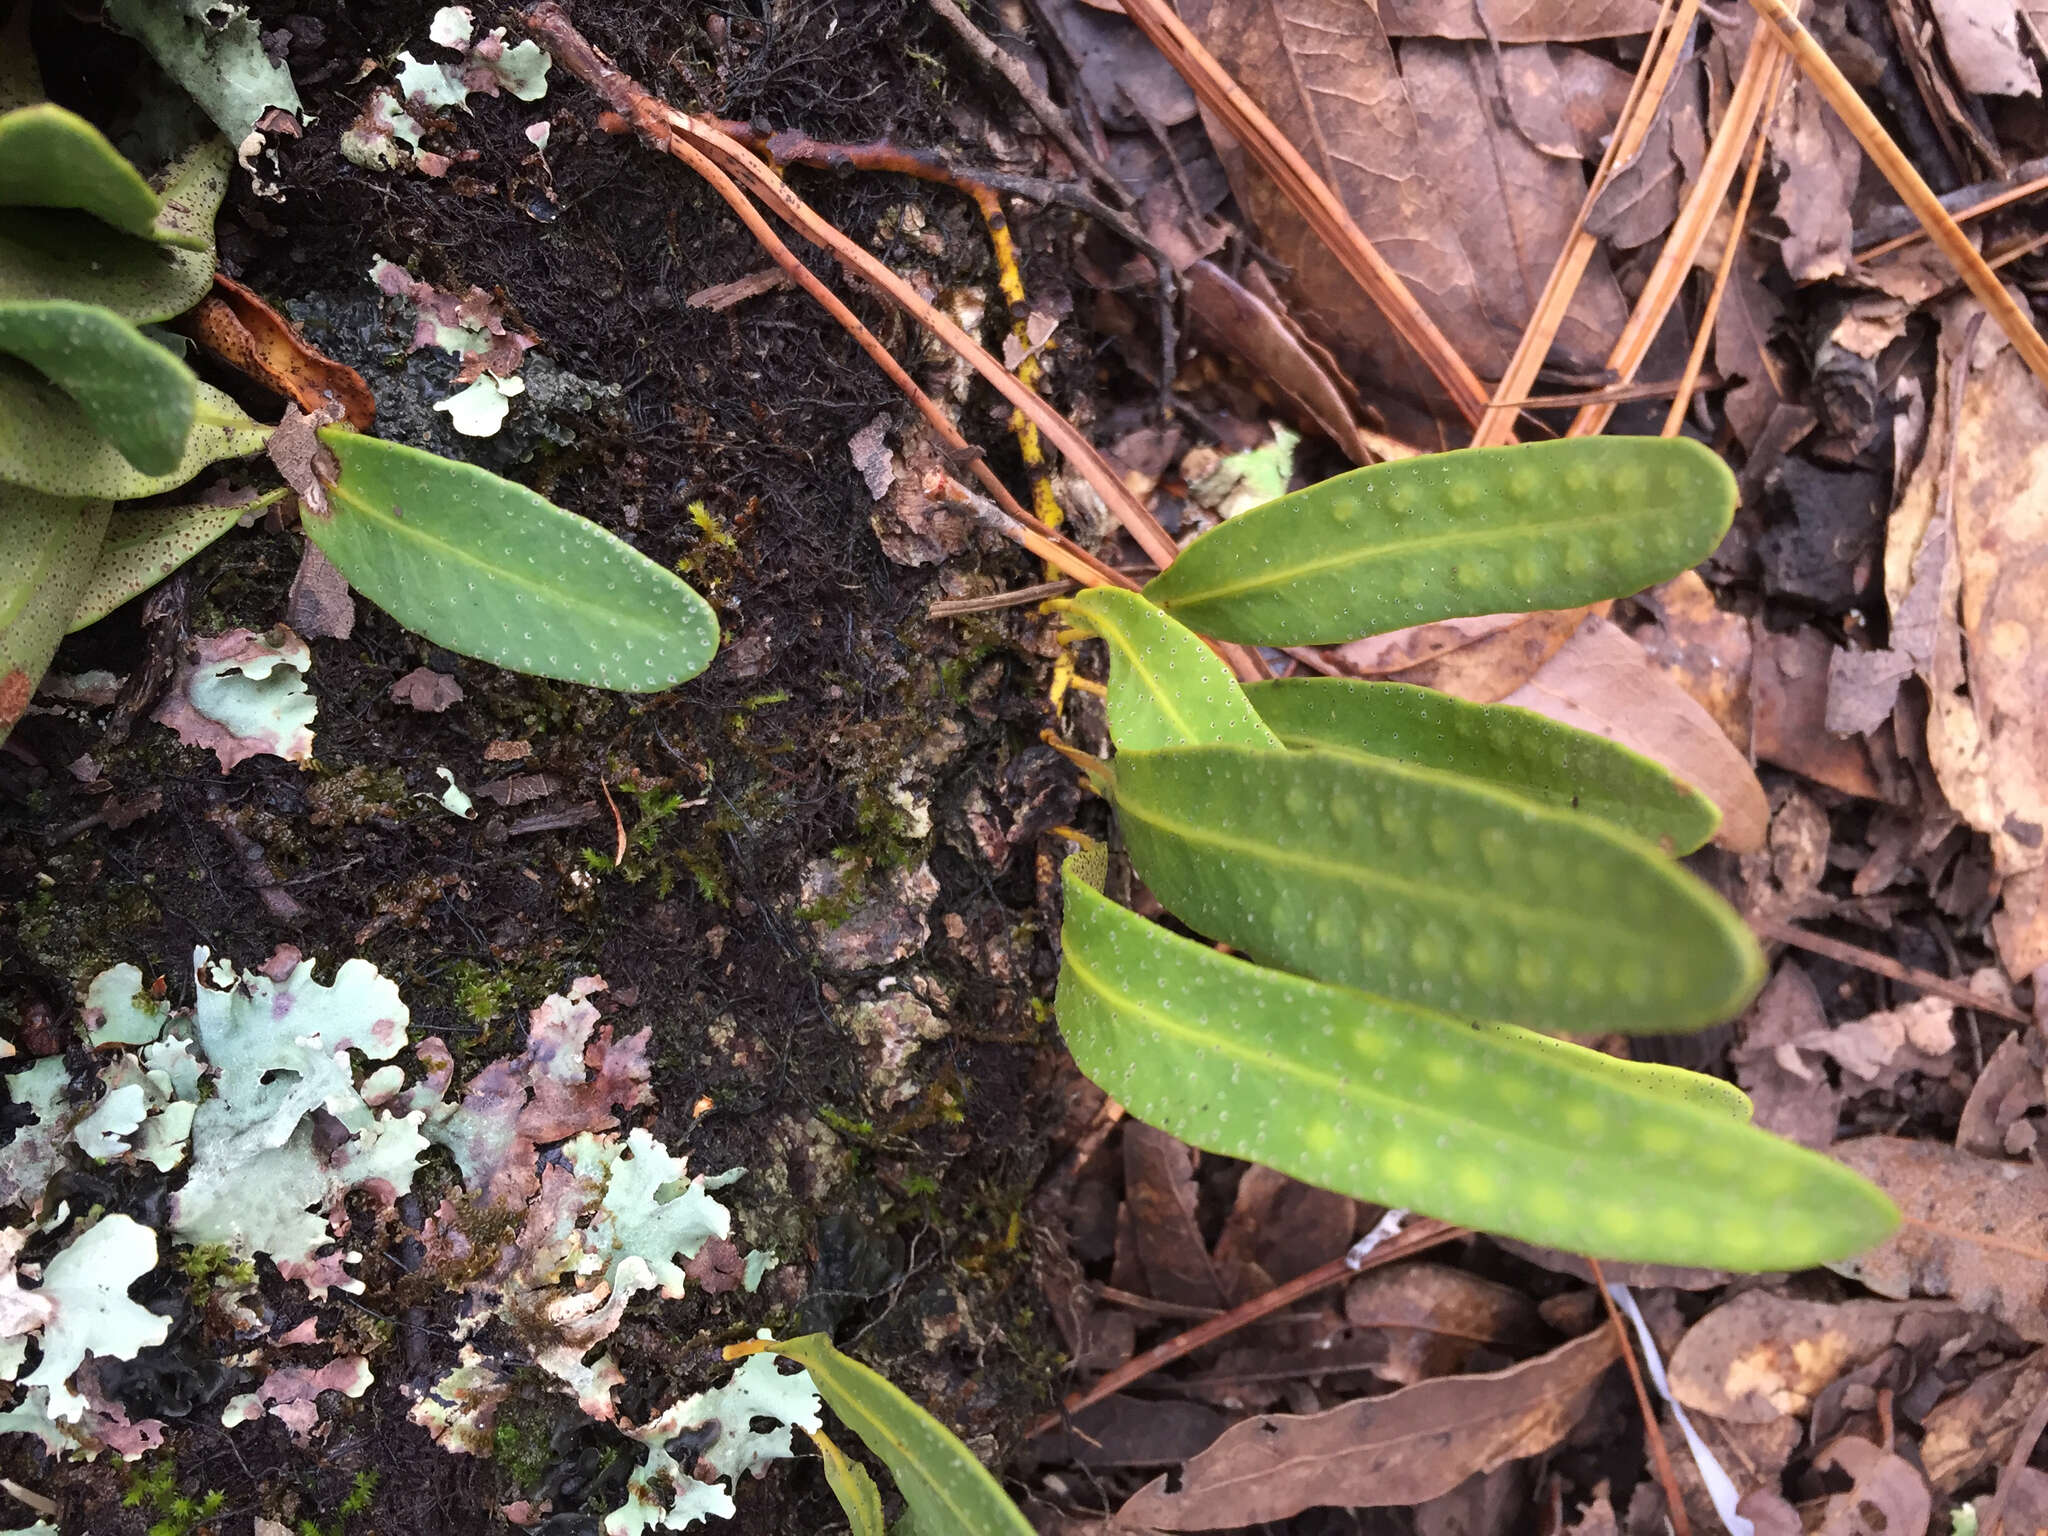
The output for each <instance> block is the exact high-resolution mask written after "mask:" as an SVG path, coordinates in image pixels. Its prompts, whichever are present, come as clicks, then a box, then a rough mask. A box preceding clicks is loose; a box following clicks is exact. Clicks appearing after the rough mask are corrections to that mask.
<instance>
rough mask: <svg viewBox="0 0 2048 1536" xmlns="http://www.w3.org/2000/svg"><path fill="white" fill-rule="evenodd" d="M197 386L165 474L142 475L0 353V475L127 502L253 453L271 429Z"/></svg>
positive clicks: (66, 400) (79, 414)
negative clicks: (193, 411)
mask: <svg viewBox="0 0 2048 1536" xmlns="http://www.w3.org/2000/svg"><path fill="white" fill-rule="evenodd" d="M198 389H199V408H198V421H197V425H195V426H194V427H193V428H192V430H191V432H190V433H188V434H187V435H186V438H185V451H184V453H183V454H182V455H181V456H180V457H179V460H178V462H177V464H176V465H175V466H174V467H173V468H172V469H171V470H170V472H169V473H167V474H161V475H146V474H144V473H142V471H140V470H138V469H137V468H135V466H134V465H132V464H130V463H129V462H128V461H127V460H126V459H124V458H123V457H122V456H121V453H120V450H118V449H117V448H115V447H114V445H113V444H112V443H110V442H108V441H107V440H106V439H105V438H103V437H101V436H100V435H99V434H98V433H97V432H95V431H94V430H93V426H92V421H91V418H89V417H88V416H87V415H86V414H85V412H84V411H82V410H80V409H79V408H78V406H77V404H76V403H74V402H73V401H72V399H71V398H70V397H69V396H68V395H65V394H63V393H61V392H60V391H58V390H56V389H54V388H52V387H51V386H50V384H49V383H48V381H46V380H45V379H44V378H43V376H42V375H41V374H39V373H36V372H35V371H34V370H32V369H30V368H28V367H27V366H26V365H24V364H22V363H18V362H15V361H14V360H13V359H12V358H7V357H0V480H10V481H13V482H14V483H15V484H17V485H26V486H28V487H30V488H31V489H33V490H39V491H44V492H46V493H48V494H50V495H52V496H66V495H72V496H96V497H105V498H107V499H110V500H113V501H132V500H134V499H135V498H136V497H138V496H154V495H156V494H157V493H158V492H160V491H172V490H176V489H177V488H178V487H179V486H181V485H183V484H184V483H185V482H186V481H188V480H190V479H191V478H192V477H193V476H194V475H196V474H198V473H199V471H200V470H202V469H204V468H206V466H207V465H209V464H214V463H218V462H219V461H220V460H222V459H232V458H240V457H242V456H243V455H245V454H251V453H255V452H256V451H257V450H259V449H260V448H262V446H263V444H264V443H265V442H266V441H267V440H268V439H269V437H270V428H268V427H266V426H264V425H263V424H262V423H261V422H257V421H252V420H250V419H249V417H248V416H246V415H244V414H243V411H242V408H241V407H240V406H239V405H237V404H235V402H234V401H233V400H231V399H229V398H228V397H227V396H226V395H224V394H222V393H221V392H220V391H219V390H217V389H215V388H213V387H212V386H211V385H209V384H201V385H199V386H198Z"/></svg>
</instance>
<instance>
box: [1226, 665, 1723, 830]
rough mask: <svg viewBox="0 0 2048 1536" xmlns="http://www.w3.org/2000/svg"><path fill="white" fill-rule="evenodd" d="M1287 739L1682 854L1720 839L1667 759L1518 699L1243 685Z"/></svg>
mask: <svg viewBox="0 0 2048 1536" xmlns="http://www.w3.org/2000/svg"><path fill="white" fill-rule="evenodd" d="M1245 694H1246V696H1247V697H1249V698H1250V700H1251V702H1252V707H1253V708H1254V709H1256V710H1257V711H1258V712H1259V715H1260V718H1262V719H1263V720H1264V721H1265V722H1266V724H1267V725H1268V726H1270V727H1271V728H1272V729H1273V731H1274V732H1275V734H1277V735H1278V736H1279V738H1280V739H1281V740H1282V741H1284V742H1285V743H1287V745H1288V746H1290V747H1327V748H1328V749H1330V750H1331V751H1333V752H1364V753H1369V754H1370V755H1372V756H1374V757H1390V758H1394V759H1397V760H1398V761H1400V762H1404V763H1413V764H1415V765H1416V766H1417V767H1420V768H1436V769H1441V770H1442V771H1444V772H1446V773H1457V774H1462V775H1464V776H1465V777H1467V778H1472V779H1477V780H1479V781H1481V782H1482V783H1486V784H1491V785H1493V786H1494V787H1495V788H1497V789H1505V790H1509V791H1512V792H1513V793H1515V794H1518V795H1523V796H1526V797H1527V798H1529V799H1531V800H1536V801H1539V802H1541V803H1542V804H1544V805H1549V806H1555V807H1558V808H1560V809H1564V810H1576V811H1579V812H1581V813H1582V814H1584V815H1587V816H1597V817H1599V818H1600V819H1601V820H1602V821H1607V822H1612V823H1613V824H1614V825H1615V826H1618V827H1623V828H1626V829H1627V830H1628V831H1630V832H1634V833H1635V834H1637V835H1638V836H1639V837H1644V838H1648V839H1649V840H1650V841H1651V842H1653V843H1656V844H1658V845H1659V846H1663V847H1668V848H1669V849H1670V850H1671V851H1672V852H1673V853H1691V852H1692V851H1693V850H1694V849H1695V848H1697V847H1699V846H1700V844H1702V843H1704V842H1705V841H1706V840H1707V839H1708V838H1710V837H1712V836H1713V835H1714V828H1715V827H1716V826H1718V825H1719V824H1720V820H1721V813H1720V812H1719V811H1717V810H1715V809H1714V803H1713V802H1712V801H1711V800H1709V799H1707V798H1706V796H1704V795H1702V794H1699V793H1698V792H1697V791H1695V790H1693V789H1692V788H1690V787H1689V786H1687V785H1686V784H1684V783H1682V782H1680V781H1679V780H1678V779H1676V778H1674V777H1673V776H1672V774H1671V771H1670V770H1669V769H1668V768H1666V767H1664V765H1663V764H1661V763H1656V762H1652V761H1651V760H1650V759H1649V758H1647V757H1643V756H1641V755H1640V754H1638V753H1635V752H1631V751H1630V750H1629V749H1628V748H1627V747H1624V746H1621V745H1619V744H1617V743H1615V742H1611V741H1608V740H1606V739H1605V738H1604V737H1600V736H1595V735H1593V734H1592V733H1591V732H1590V731H1578V730H1573V729H1572V728H1571V727H1570V726H1568V725H1560V724H1559V723H1558V722H1557V721H1555V720H1552V719H1549V718H1548V717H1546V716H1543V715H1539V714H1537V713H1536V712H1535V711H1534V710H1533V709H1518V708H1516V707H1515V706H1514V705H1512V704H1468V703H1467V702H1466V701H1465V700H1463V699H1454V698H1452V697H1451V696H1450V695H1449V694H1445V693H1438V692H1437V691H1436V690H1434V689H1432V688H1415V687H1411V686H1410V685H1408V684H1406V683H1373V682H1365V681H1363V680H1356V679H1351V678H1342V677H1299V678H1294V677H1290V678H1282V679H1279V680H1277V681H1274V682H1269V683H1252V684H1250V685H1249V686H1247V687H1246V689H1245Z"/></svg>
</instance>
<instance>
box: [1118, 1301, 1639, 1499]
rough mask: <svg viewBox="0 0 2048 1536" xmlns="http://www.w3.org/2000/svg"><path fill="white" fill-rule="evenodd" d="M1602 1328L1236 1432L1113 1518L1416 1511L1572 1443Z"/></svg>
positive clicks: (1603, 1359) (1604, 1345)
mask: <svg viewBox="0 0 2048 1536" xmlns="http://www.w3.org/2000/svg"><path fill="white" fill-rule="evenodd" d="M1619 1358H1620V1356H1619V1353H1618V1351H1617V1348H1616V1345H1615V1341H1614V1334H1613V1332H1612V1331H1611V1330H1609V1329H1607V1328H1601V1329H1598V1330H1596V1331H1595V1332H1593V1333H1589V1334H1586V1335H1585V1336H1584V1337H1582V1338H1577V1339H1573V1340H1572V1341H1571V1342H1570V1343H1568V1344H1562V1345H1559V1346H1558V1347H1557V1348H1556V1349H1554V1350H1552V1351H1550V1353H1549V1354H1546V1355H1538V1356H1537V1357H1536V1358H1535V1359H1533V1360H1525V1361H1523V1362H1522V1363H1521V1364H1519V1365H1515V1366H1511V1367H1509V1368H1508V1369H1507V1370H1504V1371H1495V1372H1491V1373H1489V1374H1487V1375H1483V1376H1453V1377H1447V1378H1445V1379H1443V1380H1439V1381H1425V1382H1423V1383H1421V1384H1420V1385H1419V1386H1413V1387H1404V1388H1402V1389H1401V1390H1400V1391H1398V1392H1393V1393H1390V1394H1388V1395H1387V1396H1385V1397H1372V1398H1361V1399H1357V1400H1354V1401H1352V1402H1348V1403H1345V1404H1343V1405H1342V1406H1340V1407H1337V1408H1332V1409H1329V1410H1328V1411H1326V1412H1323V1413H1314V1414H1304V1415H1297V1414H1262V1415H1260V1416H1259V1417H1257V1418H1253V1419H1247V1420H1245V1421H1244V1422H1243V1423H1241V1424H1236V1425H1233V1426H1232V1427H1231V1428H1230V1429H1229V1430H1227V1431H1225V1432H1224V1434H1223V1435H1222V1436H1221V1437H1220V1438H1219V1439H1218V1440H1217V1441H1216V1443H1215V1444H1214V1445H1212V1446H1211V1447H1209V1449H1208V1450H1206V1451H1204V1452H1202V1454H1201V1455H1199V1456H1196V1457H1195V1458H1193V1459H1192V1460H1190V1461H1189V1462H1188V1463H1187V1464H1186V1466H1184V1467H1183V1468H1182V1469H1181V1474H1180V1478H1179V1486H1178V1487H1177V1488H1175V1489H1174V1490H1173V1491H1171V1492H1169V1491H1168V1488H1167V1479H1166V1478H1164V1477H1161V1478H1158V1479H1156V1480H1155V1481H1153V1482H1152V1483H1150V1484H1148V1485H1146V1486H1145V1487H1144V1488H1142V1489H1140V1490H1139V1491H1138V1492H1137V1494H1136V1495H1134V1496H1133V1497H1132V1498H1131V1499H1130V1500H1129V1501H1128V1502H1127V1503H1126V1504H1125V1505H1124V1506H1123V1508H1122V1509H1121V1510H1120V1511H1118V1514H1117V1519H1118V1522H1119V1524H1121V1525H1124V1526H1129V1527H1135V1528H1137V1529H1139V1530H1145V1529H1151V1530H1159V1531H1214V1530H1228V1529H1231V1528H1233V1527H1236V1526H1245V1525H1256V1524H1258V1523H1259V1522H1261V1521H1269V1520H1274V1521H1277V1520H1286V1519H1288V1518H1290V1517H1292V1516H1294V1515H1296V1514H1299V1513H1300V1512H1301V1511H1302V1510H1304V1509H1310V1508H1313V1507H1315V1506H1317V1505H1343V1506H1351V1507H1374V1508H1385V1507H1387V1506H1390V1505H1398V1504H1420V1503H1422V1502H1423V1501H1425V1500H1427V1499H1433V1498H1436V1497H1438V1496H1439V1495H1441V1494H1445V1493H1449V1492H1450V1491H1451V1490H1452V1489H1453V1488H1455V1487H1457V1486H1458V1485H1459V1484H1460V1483H1462V1482H1464V1481H1465V1479H1466V1478H1468V1477H1473V1476H1476V1475H1478V1474H1479V1473H1482V1472H1487V1471H1490V1470H1492V1469H1493V1468H1494V1467H1497V1466H1500V1465H1501V1464H1502V1463H1504V1462H1508V1461H1513V1460H1515V1459H1517V1458H1519V1457H1523V1456H1536V1455H1540V1454H1541V1453H1543V1452H1544V1451H1547V1450H1549V1449H1550V1448H1551V1447H1552V1446H1554V1445H1556V1444H1557V1443H1558V1441H1560V1440H1562V1439H1563V1438H1564V1437H1565V1435H1567V1434H1568V1433H1570V1432H1571V1430H1572V1428H1573V1426H1575V1425H1576V1424H1577V1423H1578V1422H1579V1420H1580V1418H1582V1417H1583V1416H1584V1414H1585V1411H1586V1408H1587V1406H1588V1405H1589V1404H1590V1403H1591V1402H1592V1398H1593V1392H1594V1389H1595V1388H1596V1387H1598V1385H1599V1384H1600V1378H1601V1377H1602V1376H1603V1375H1605V1374H1606V1372H1607V1369H1608V1367H1609V1366H1611V1365H1613V1364H1614V1363H1615V1361H1616V1360H1617V1359H1619Z"/></svg>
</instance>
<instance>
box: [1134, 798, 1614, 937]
mask: <svg viewBox="0 0 2048 1536" xmlns="http://www.w3.org/2000/svg"><path fill="white" fill-rule="evenodd" d="M1116 809H1117V813H1118V814H1119V815H1123V816H1135V817H1136V818H1137V819H1138V820H1139V821H1143V822H1147V823H1149V824H1150V825H1152V826H1154V827H1157V828H1159V829H1160V830H1161V831H1162V832H1167V833H1170V834H1172V835H1173V836H1176V837H1179V838H1181V839H1182V840H1183V841H1185V842H1191V843H1206V844H1208V845H1209V846H1211V847H1214V848H1218V849H1222V850H1225V851H1228V852H1231V853H1243V854H1249V855H1252V856H1253V857H1255V858H1258V859H1262V860H1265V861H1267V862H1269V863H1274V864H1283V865H1286V866H1288V867H1290V868H1293V869H1299V870H1305V871H1307V872H1309V873H1311V874H1319V875H1323V876H1325V877H1326V878H1328V879H1331V880H1337V881H1343V882H1346V883H1349V884H1352V885H1356V886H1360V887H1363V888H1365V889H1368V890H1372V889H1377V890H1381V891H1388V892H1392V893H1394V894H1397V895H1401V896H1406V897H1409V898H1410V899H1412V900H1414V901H1417V902H1419V903H1421V904H1422V905H1425V906H1429V907H1454V908H1461V909H1462V908H1468V907H1473V906H1478V907H1481V908H1484V909H1485V910H1487V911H1489V912H1492V913H1495V914H1499V915H1501V916H1503V917H1507V918H1512V919H1515V920H1519V921H1521V922H1524V923H1527V924H1529V925H1530V926H1532V927H1535V928H1540V929H1546V930H1549V931H1551V932H1557V933H1569V932H1572V931H1582V930H1583V927H1584V925H1583V923H1581V922H1580V921H1579V919H1577V918H1576V917H1574V916H1572V915H1571V914H1567V913H1559V912H1558V911H1556V910H1555V909H1554V908H1551V907H1532V906H1524V905H1521V904H1520V903H1516V902H1509V901H1502V900H1500V899H1499V898H1498V897H1493V896H1488V895H1485V894H1482V893H1479V892H1475V891H1472V890H1471V889H1470V888H1469V887H1457V888H1447V887H1442V886H1438V887H1428V886H1423V885H1421V884H1418V883H1417V882H1415V881H1412V880H1403V879H1400V878H1398V877H1396V876H1393V875H1388V874H1385V873H1382V872H1381V871H1379V870H1376V869H1369V868H1366V867H1365V866H1363V865H1358V864H1336V863H1332V862H1331V861H1329V860H1328V859H1323V858H1319V857H1317V856H1316V855H1315V854H1312V853H1300V852H1297V851H1295V850H1293V849H1289V848H1281V847H1277V846H1275V845H1274V844H1272V843H1261V842H1253V841H1251V840H1250V839H1247V838H1238V837H1231V836H1229V835H1228V834H1226V833H1222V832H1217V831H1215V830H1213V829H1211V828H1207V827H1199V826H1195V825H1193V824H1191V823H1189V822H1184V821H1177V820H1175V819H1174V818H1173V817H1171V816H1167V815H1165V814H1163V813H1161V812H1158V811H1153V810H1148V809H1146V808H1145V807H1144V806H1143V805H1142V803H1140V804H1135V805H1134V804H1133V803H1132V802H1131V800H1130V798H1129V796H1128V795H1119V796H1118V798H1117V802H1116Z"/></svg>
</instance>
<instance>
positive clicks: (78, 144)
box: [0, 101, 197, 248]
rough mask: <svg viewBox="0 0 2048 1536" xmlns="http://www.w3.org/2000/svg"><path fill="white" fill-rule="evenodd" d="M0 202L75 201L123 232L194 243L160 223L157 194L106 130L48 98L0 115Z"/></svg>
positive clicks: (66, 204) (71, 204)
mask: <svg viewBox="0 0 2048 1536" xmlns="http://www.w3.org/2000/svg"><path fill="white" fill-rule="evenodd" d="M0 207H7V208H75V209H77V210H78V211H79V212H80V213H89V214H91V215H92V216H93V217H94V218H96V219H98V220H99V221H100V222H101V223H103V224H108V225H111V226H112V227H113V228H115V229H118V230H120V231H121V232H122V233H124V234H129V235H137V236H140V237H141V238H142V239H145V240H157V239H165V240H170V241H171V243H173V244H178V245H191V244H194V242H193V237H192V236H190V235H189V234H182V233H181V234H178V235H176V236H175V237H173V236H171V235H167V234H165V233H163V232H162V231H160V230H158V228H157V222H156V221H157V216H158V215H159V214H160V213H162V212H163V203H162V201H161V200H160V199H159V198H158V197H157V195H156V193H155V192H154V191H152V190H151V189H150V185H149V183H148V182H146V181H144V180H143V179H142V173H141V172H140V171H138V170H136V169H135V167H134V166H132V165H130V164H129V163H128V162H127V161H126V160H124V159H123V158H122V157H121V152H120V151H119V150H117V149H115V148H114V146H113V145H111V144H109V143H108V142H107V137H106V135H105V134H103V133H101V132H100V131H99V129H97V128H95V127H93V125H92V124H91V123H89V122H87V121H86V120H85V119H84V118H82V117H80V116H79V115H78V114H77V113H76V112H69V111H66V110H65V109H64V108H63V107H60V106H56V105H54V104H53V103H50V102H47V101H46V102H41V103H39V104H37V105H36V106H32V107H18V108H16V109H15V110H14V111H12V112H9V113H7V114H6V115H5V116H0ZM195 248H197V247H196V246H195Z"/></svg>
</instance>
